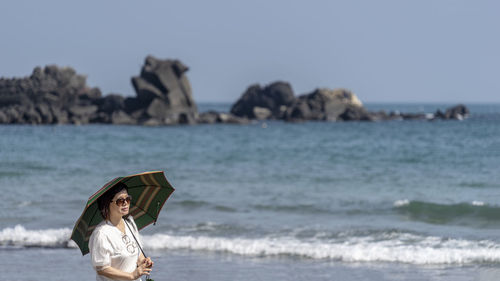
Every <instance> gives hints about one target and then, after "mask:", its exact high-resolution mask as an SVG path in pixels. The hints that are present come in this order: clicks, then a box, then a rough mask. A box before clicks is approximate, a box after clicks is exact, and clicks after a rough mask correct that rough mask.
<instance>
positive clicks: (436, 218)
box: [394, 199, 500, 227]
mask: <svg viewBox="0 0 500 281" xmlns="http://www.w3.org/2000/svg"><path fill="white" fill-rule="evenodd" d="M394 208H395V209H396V211H397V212H398V213H399V214H402V215H405V216H407V217H408V218H409V219H412V220H418V221H424V222H427V223H432V224H457V225H466V226H467V225H468V226H481V227H493V226H498V225H499V224H500V216H499V215H498V214H500V207H497V206H490V205H488V204H486V203H484V202H482V201H472V202H471V203H458V204H439V203H431V202H424V201H410V200H407V199H404V200H397V201H395V202H394Z"/></svg>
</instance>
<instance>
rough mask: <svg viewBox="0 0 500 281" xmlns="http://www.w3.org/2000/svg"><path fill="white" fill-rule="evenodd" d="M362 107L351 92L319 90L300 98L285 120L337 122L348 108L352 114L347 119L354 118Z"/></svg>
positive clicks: (290, 108)
mask: <svg viewBox="0 0 500 281" xmlns="http://www.w3.org/2000/svg"><path fill="white" fill-rule="evenodd" d="M362 107H363V104H362V103H361V101H360V100H359V99H358V98H357V97H356V95H355V94H353V93H352V92H351V91H349V90H346V89H335V90H330V89H317V90H315V91H313V92H312V93H310V94H306V95H302V96H300V97H298V98H297V100H296V101H295V102H294V104H292V105H291V106H290V107H289V108H288V109H287V111H286V113H285V116H284V119H285V120H287V121H305V120H323V121H337V120H339V116H340V115H342V114H343V113H344V112H345V111H346V110H347V109H348V108H350V109H349V111H350V112H348V113H347V114H346V115H345V116H344V117H345V118H351V117H354V115H356V114H355V111H356V110H361V108H362ZM361 115H362V114H361ZM361 115H359V116H361ZM349 120H351V119H349Z"/></svg>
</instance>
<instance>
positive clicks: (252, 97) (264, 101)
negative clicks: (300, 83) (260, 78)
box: [231, 82, 295, 119]
mask: <svg viewBox="0 0 500 281" xmlns="http://www.w3.org/2000/svg"><path fill="white" fill-rule="evenodd" d="M294 101H295V96H294V94H293V90H292V87H291V86H290V84H289V83H286V82H274V83H272V84H270V85H268V86H266V87H264V88H261V87H260V85H252V86H250V87H248V89H247V90H246V91H245V93H243V95H242V96H241V98H240V99H239V100H238V101H237V102H236V103H235V104H234V105H233V106H232V108H231V113H232V114H234V115H235V116H239V117H246V118H250V119H281V118H282V115H283V113H284V112H285V111H286V108H287V107H288V106H289V105H291V104H292V103H293V102H294ZM255 108H257V109H255ZM265 109H267V111H266V110H265ZM269 113H270V114H269Z"/></svg>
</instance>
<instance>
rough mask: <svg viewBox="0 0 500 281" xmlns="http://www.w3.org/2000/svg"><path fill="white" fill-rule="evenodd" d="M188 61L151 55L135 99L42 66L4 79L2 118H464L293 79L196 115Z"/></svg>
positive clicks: (461, 113)
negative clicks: (298, 85) (370, 104)
mask: <svg viewBox="0 0 500 281" xmlns="http://www.w3.org/2000/svg"><path fill="white" fill-rule="evenodd" d="M187 70H188V67H187V66H185V65H184V64H183V63H182V62H180V61H179V60H168V59H167V60H161V59H157V58H155V57H153V56H148V57H146V59H145V62H144V65H143V66H142V69H141V73H140V75H139V76H136V77H132V85H133V87H134V89H135V91H136V96H135V97H127V98H124V97H123V96H122V95H120V94H109V95H107V96H102V94H101V91H100V90H99V88H92V87H89V86H88V85H87V84H86V76H84V75H81V74H77V73H76V71H75V70H74V69H72V68H70V67H58V66H55V65H50V66H46V67H44V68H40V67H36V68H35V69H34V70H33V73H32V74H31V76H29V77H24V78H12V79H6V78H0V124H88V123H105V124H121V125H134V124H137V125H150V126H157V125H177V124H214V123H226V124H247V123H249V122H251V121H252V120H284V121H289V122H304V121H309V120H311V121H384V120H449V119H454V120H462V119H464V118H467V117H468V116H469V110H468V109H467V107H465V106H464V105H457V106H455V107H452V108H449V109H447V110H446V111H445V112H441V111H440V110H438V111H436V113H434V114H423V113H416V114H415V113H399V112H391V113H389V114H388V113H386V112H384V111H379V112H370V111H368V110H367V109H365V108H364V107H363V104H362V103H361V101H360V100H359V99H358V97H357V96H356V95H355V94H354V93H352V92H351V91H349V90H347V89H333V90H331V89H316V90H314V91H313V92H311V93H308V94H304V95H301V96H298V97H296V96H295V95H294V93H293V89H292V87H291V86H290V84H289V83H286V82H282V81H278V82H275V83H272V84H270V85H268V86H265V87H261V86H260V85H258V84H255V85H251V86H250V87H248V88H247V90H246V91H245V92H244V93H243V94H242V96H241V98H240V99H238V100H237V101H236V103H235V104H234V105H233V106H232V107H231V112H230V113H222V112H215V111H209V112H204V113H201V114H200V113H198V109H197V106H196V103H195V101H194V99H193V95H192V91H191V86H190V83H189V80H188V78H187V76H186V75H185V73H186V71H187Z"/></svg>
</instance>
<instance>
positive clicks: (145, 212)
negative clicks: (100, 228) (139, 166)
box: [71, 171, 175, 255]
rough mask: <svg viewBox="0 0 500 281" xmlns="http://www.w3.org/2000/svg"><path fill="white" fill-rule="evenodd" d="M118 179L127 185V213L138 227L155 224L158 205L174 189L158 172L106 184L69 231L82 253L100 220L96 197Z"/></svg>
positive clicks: (92, 198)
mask: <svg viewBox="0 0 500 281" xmlns="http://www.w3.org/2000/svg"><path fill="white" fill-rule="evenodd" d="M119 182H121V183H124V184H125V185H126V186H127V187H128V193H129V194H130V195H131V196H132V201H131V202H130V211H129V214H130V215H131V216H132V217H133V218H134V221H135V223H136V224H137V228H138V229H139V230H140V229H143V228H144V227H146V226H147V225H149V224H151V223H155V224H156V220H157V219H158V214H159V213H160V210H161V208H162V207H163V205H164V204H165V202H166V201H167V199H168V197H169V196H170V194H172V192H174V190H175V189H174V188H173V187H172V185H170V183H169V182H168V181H167V179H166V178H165V175H164V174H163V172H161V171H154V172H145V173H141V174H136V175H130V176H126V177H117V178H114V179H113V180H111V181H110V182H108V183H107V184H105V185H104V186H103V187H102V188H101V189H99V190H98V191H97V192H96V193H95V194H94V195H92V196H90V197H89V200H88V201H87V205H86V206H85V209H84V210H83V213H82V215H81V216H80V218H79V219H78V220H77V221H76V223H75V227H74V228H73V233H72V234H71V239H72V240H73V241H75V242H76V244H77V245H78V247H79V248H80V251H82V254H83V255H86V254H87V253H88V252H89V239H90V235H91V234H92V231H94V229H95V227H96V226H97V225H98V224H99V223H100V222H101V221H102V220H103V218H102V216H101V213H100V212H99V208H98V207H97V199H98V198H99V197H100V196H101V195H103V194H104V193H105V192H106V191H108V190H109V189H111V188H112V187H113V186H114V185H116V184H118V183H119Z"/></svg>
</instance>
